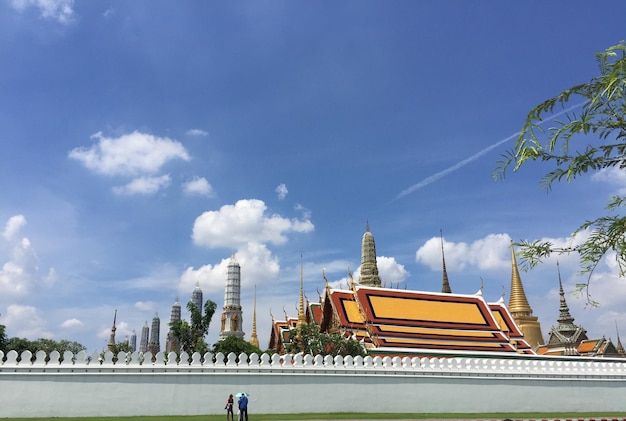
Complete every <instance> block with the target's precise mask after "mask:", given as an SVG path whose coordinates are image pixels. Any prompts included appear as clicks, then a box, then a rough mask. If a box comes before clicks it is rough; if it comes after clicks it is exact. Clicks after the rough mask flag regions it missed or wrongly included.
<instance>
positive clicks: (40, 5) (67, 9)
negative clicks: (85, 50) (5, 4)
mask: <svg viewBox="0 0 626 421" xmlns="http://www.w3.org/2000/svg"><path fill="white" fill-rule="evenodd" d="M11 6H12V7H13V8H14V9H15V10H17V11H18V12H23V11H25V10H26V9H29V8H35V9H37V10H39V13H40V15H41V17H42V18H44V19H50V20H56V21H57V22H60V23H69V22H71V21H73V20H74V0H11Z"/></svg>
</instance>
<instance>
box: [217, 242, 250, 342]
mask: <svg viewBox="0 0 626 421" xmlns="http://www.w3.org/2000/svg"><path fill="white" fill-rule="evenodd" d="M221 322H222V324H221V328H220V334H219V338H220V339H224V338H226V337H227V336H236V337H238V338H243V336H244V333H243V330H242V326H243V315H242V311H241V267H240V266H239V263H238V262H237V259H235V255H234V254H233V256H232V257H231V259H230V263H229V264H228V273H227V276H226V289H225V292H224V308H223V311H222V320H221Z"/></svg>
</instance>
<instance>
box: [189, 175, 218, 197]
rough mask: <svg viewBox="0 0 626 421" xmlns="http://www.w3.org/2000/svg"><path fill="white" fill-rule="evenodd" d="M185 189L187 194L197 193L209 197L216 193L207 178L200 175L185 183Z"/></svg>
mask: <svg viewBox="0 0 626 421" xmlns="http://www.w3.org/2000/svg"><path fill="white" fill-rule="evenodd" d="M183 191H184V192H185V193H186V194H197V195H200V196H207V197H213V196H214V195H215V194H214V192H213V187H211V184H209V182H208V181H207V179H206V178H204V177H198V176H196V177H194V178H193V179H191V180H189V181H187V182H186V183H184V184H183Z"/></svg>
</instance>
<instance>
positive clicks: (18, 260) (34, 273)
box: [0, 215, 56, 296]
mask: <svg viewBox="0 0 626 421" xmlns="http://www.w3.org/2000/svg"><path fill="white" fill-rule="evenodd" d="M25 225H26V218H24V216H23V215H16V216H13V217H11V218H9V220H8V221H7V222H6V224H5V228H4V231H3V237H4V238H5V240H6V242H7V243H8V246H9V248H10V250H11V255H10V257H9V258H8V261H6V262H5V263H4V264H3V265H2V268H0V290H1V291H2V294H3V295H4V296H21V295H24V294H27V293H28V292H29V291H32V290H33V288H35V287H36V286H38V285H39V286H43V285H50V284H52V283H54V281H55V279H56V273H55V271H54V269H52V268H51V269H50V270H49V271H48V274H47V275H42V274H41V273H40V271H39V259H38V258H37V255H36V253H35V250H34V249H33V247H32V245H31V242H30V240H29V239H28V238H26V237H23V238H20V236H19V234H20V230H21V229H22V227H24V226H25Z"/></svg>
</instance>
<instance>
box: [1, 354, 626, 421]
mask: <svg viewBox="0 0 626 421" xmlns="http://www.w3.org/2000/svg"><path fill="white" fill-rule="evenodd" d="M81 354H82V353H81ZM81 354H79V355H77V358H76V362H74V363H72V362H71V357H72V356H71V355H70V356H68V358H66V361H67V362H65V361H63V362H59V358H58V354H57V355H54V353H53V354H51V357H53V358H52V359H51V361H50V362H48V363H45V362H44V361H43V358H45V355H43V354H42V355H39V354H38V356H37V357H38V358H37V361H35V363H32V364H31V363H30V361H29V360H30V359H29V355H25V356H22V360H23V361H25V362H21V363H17V361H16V354H15V355H10V354H9V355H7V356H5V361H4V363H3V364H2V365H0V418H3V417H4V418H7V417H61V416H63V417H87V416H122V415H125V416H136V415H200V414H219V413H224V403H225V401H226V398H227V396H228V394H229V393H233V394H235V393H237V392H239V391H246V392H248V393H250V405H249V412H250V414H254V413H263V414H271V413H274V414H279V413H299V412H310V413H315V412H318V413H327V412H383V413H385V412H387V413H393V412H401V413H420V412H428V413H443V412H446V413H453V412H459V413H473V412H594V411H598V412H600V411H601V412H611V411H615V412H618V411H619V412H626V399H624V396H625V393H626V364H625V363H615V362H602V361H597V360H596V361H590V362H584V363H583V362H574V361H572V362H562V361H558V362H557V361H533V360H494V359H484V360H483V359H449V360H436V359H421V360H420V359H417V358H415V359H409V358H405V359H402V360H401V359H399V358H393V359H392V358H388V357H387V358H384V359H381V358H378V357H376V358H371V357H366V358H365V359H362V358H356V359H352V358H351V357H347V358H346V360H343V359H342V358H337V359H335V360H333V359H332V358H326V359H324V358H323V357H321V356H316V357H312V356H308V355H307V356H304V357H302V356H295V357H294V358H293V361H292V357H291V356H288V357H287V358H286V361H282V360H281V358H280V357H279V356H277V355H274V356H273V357H272V358H270V357H268V356H264V357H263V359H261V360H259V359H258V357H257V356H256V355H252V356H251V361H250V362H249V363H244V364H240V365H237V364H236V363H235V355H233V354H231V355H229V359H228V362H227V363H226V364H224V363H222V364H213V363H208V364H204V365H203V364H202V363H201V362H200V355H197V354H195V355H194V361H193V362H192V363H191V364H190V365H189V364H175V363H174V364H165V363H164V361H163V360H164V357H165V356H164V355H162V354H158V355H157V361H156V362H155V363H143V364H140V362H139V356H138V355H135V354H133V356H132V357H131V358H130V361H129V362H128V363H118V364H113V362H112V361H111V359H112V355H110V354H108V355H107V356H105V361H102V363H99V362H98V361H97V355H96V356H94V357H95V358H93V359H92V362H88V361H85V357H86V356H85V355H81ZM0 356H1V355H0ZM147 356H148V357H149V355H147ZM220 356H221V355H219V354H218V356H217V357H218V358H219V357H220ZM121 357H123V358H121V360H124V359H125V355H124V354H122V355H121ZM207 357H209V358H208V359H209V360H210V357H211V356H210V355H208V356H207ZM242 357H246V356H245V355H242ZM244 359H245V358H244ZM148 361H149V358H148Z"/></svg>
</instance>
